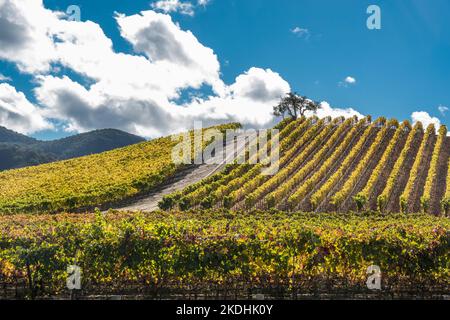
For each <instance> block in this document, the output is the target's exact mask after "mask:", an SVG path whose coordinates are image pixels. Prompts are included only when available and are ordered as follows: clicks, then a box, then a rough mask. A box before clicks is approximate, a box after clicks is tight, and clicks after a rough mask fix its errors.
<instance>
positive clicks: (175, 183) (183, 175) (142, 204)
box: [112, 141, 244, 212]
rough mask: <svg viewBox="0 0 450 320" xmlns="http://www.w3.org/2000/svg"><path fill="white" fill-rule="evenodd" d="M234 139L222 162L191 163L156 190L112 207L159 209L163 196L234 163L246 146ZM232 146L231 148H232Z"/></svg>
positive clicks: (225, 148)
mask: <svg viewBox="0 0 450 320" xmlns="http://www.w3.org/2000/svg"><path fill="white" fill-rule="evenodd" d="M233 143H234V141H230V142H228V141H227V145H225V146H224V148H223V152H224V154H225V157H224V158H223V159H224V161H223V162H222V163H221V164H200V165H190V166H189V167H187V168H186V169H184V170H181V171H180V172H178V173H177V174H176V175H175V176H174V177H172V179H170V181H168V182H167V183H166V184H165V185H163V186H161V187H160V188H159V189H158V190H156V191H155V192H152V193H150V194H147V195H144V196H142V197H139V198H137V199H132V200H130V202H129V203H128V204H122V205H118V206H116V207H113V208H112V209H115V210H120V211H149V212H151V211H155V210H158V203H159V201H161V200H162V198H163V197H164V196H166V195H169V194H171V193H174V192H177V191H181V190H183V189H184V188H186V187H187V186H189V185H191V184H194V183H196V182H199V181H200V180H203V179H205V178H207V177H209V176H211V175H213V174H215V173H217V172H220V171H221V170H223V169H224V168H225V166H226V165H227V164H228V163H232V162H233V161H234V160H235V159H236V157H237V156H238V155H239V154H241V152H243V148H244V146H237V145H236V144H235V145H234V147H233ZM230 148H231V149H230ZM227 150H234V152H227Z"/></svg>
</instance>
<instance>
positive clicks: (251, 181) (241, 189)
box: [224, 119, 331, 207]
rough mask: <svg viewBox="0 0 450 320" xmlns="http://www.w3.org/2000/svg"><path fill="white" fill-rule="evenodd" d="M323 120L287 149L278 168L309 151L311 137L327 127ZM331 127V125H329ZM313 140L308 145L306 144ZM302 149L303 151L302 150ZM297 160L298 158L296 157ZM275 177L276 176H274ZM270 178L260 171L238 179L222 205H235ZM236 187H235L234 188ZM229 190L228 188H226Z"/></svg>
mask: <svg viewBox="0 0 450 320" xmlns="http://www.w3.org/2000/svg"><path fill="white" fill-rule="evenodd" d="M325 121H326V120H325V119H321V120H320V121H319V122H317V123H316V124H315V125H313V126H311V127H310V128H309V130H308V131H306V132H305V134H304V135H303V136H301V138H300V139H299V140H298V141H297V142H296V143H295V146H294V147H292V148H291V149H289V150H288V151H287V152H286V153H285V154H284V155H283V156H282V157H281V159H280V167H283V166H285V164H286V163H287V162H288V161H290V160H292V158H293V157H295V153H296V152H298V150H301V151H300V154H305V153H308V154H309V152H310V151H311V150H310V146H311V145H312V144H314V141H315V139H314V140H313V137H314V136H315V135H316V134H317V133H318V132H322V133H323V132H325V131H326V128H328V127H329V126H327V127H326V128H325V129H324V124H325ZM330 126H331V125H330ZM311 140H313V141H312V142H311V143H310V144H307V143H308V142H310V141H311ZM303 147H304V149H303ZM297 158H298V157H297ZM275 176H276V175H275ZM270 180H271V177H270V176H264V175H262V174H260V170H258V171H256V170H255V172H254V175H253V176H252V177H246V176H244V177H242V178H240V179H238V181H236V182H235V183H234V185H232V192H231V193H230V194H229V195H227V196H225V197H224V205H225V207H229V206H231V205H232V204H235V203H236V202H238V201H240V200H241V199H242V198H243V197H244V196H245V195H247V194H249V193H251V192H252V191H254V190H255V189H257V188H258V187H259V186H261V185H262V184H263V183H264V182H265V181H270ZM236 186H237V187H236ZM228 189H229V190H230V189H231V188H230V187H229V188H228Z"/></svg>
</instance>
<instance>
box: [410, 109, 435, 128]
mask: <svg viewBox="0 0 450 320" xmlns="http://www.w3.org/2000/svg"><path fill="white" fill-rule="evenodd" d="M411 119H412V121H413V124H416V123H417V122H419V121H420V122H422V124H423V126H424V128H426V127H428V126H429V125H430V124H434V126H435V127H436V130H439V127H440V126H441V121H440V120H439V118H437V117H432V116H430V114H429V113H428V112H426V111H415V112H413V113H412V114H411Z"/></svg>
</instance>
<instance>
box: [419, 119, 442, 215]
mask: <svg viewBox="0 0 450 320" xmlns="http://www.w3.org/2000/svg"><path fill="white" fill-rule="evenodd" d="M446 137H447V127H446V126H441V127H440V128H439V136H438V139H437V141H436V144H435V146H434V150H433V155H432V157H431V164H430V168H429V169H428V175H427V179H426V181H425V188H424V190H423V196H422V197H421V198H420V206H421V208H422V210H423V211H424V212H428V210H429V208H430V199H431V196H432V194H431V193H432V191H433V187H434V185H435V184H436V174H437V169H438V161H439V157H440V155H441V151H442V146H443V145H444V142H445V138H446Z"/></svg>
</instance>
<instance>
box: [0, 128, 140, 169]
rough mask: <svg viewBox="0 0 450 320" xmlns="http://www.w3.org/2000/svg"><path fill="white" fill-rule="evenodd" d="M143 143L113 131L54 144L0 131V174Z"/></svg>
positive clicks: (95, 133)
mask: <svg viewBox="0 0 450 320" xmlns="http://www.w3.org/2000/svg"><path fill="white" fill-rule="evenodd" d="M143 141H145V139H144V138H141V137H138V136H135V135H132V134H129V133H126V132H123V131H120V130H114V129H103V130H95V131H91V132H87V133H82V134H77V135H74V136H71V137H68V138H64V139H59V140H54V141H39V140H36V139H33V138H30V137H27V136H24V135H21V134H19V133H16V132H14V131H11V130H8V129H6V128H4V127H0V170H7V169H14V168H22V167H27V166H33V165H38V164H43V163H48V162H53V161H57V160H65V159H71V158H76V157H81V156H85V155H89V154H96V153H100V152H104V151H109V150H112V149H116V148H121V147H125V146H128V145H132V144H135V143H139V142H143Z"/></svg>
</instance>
